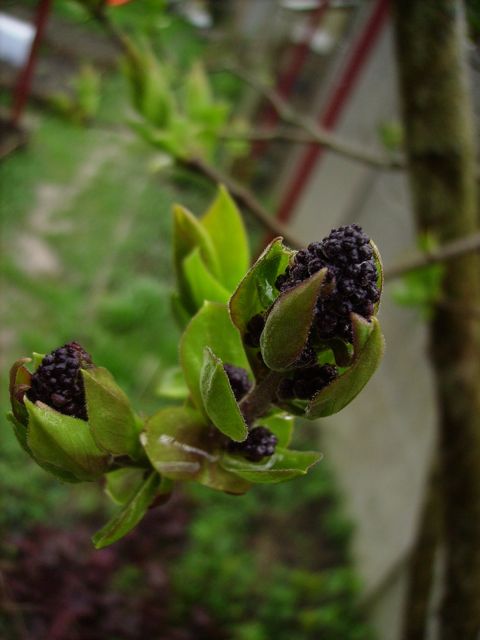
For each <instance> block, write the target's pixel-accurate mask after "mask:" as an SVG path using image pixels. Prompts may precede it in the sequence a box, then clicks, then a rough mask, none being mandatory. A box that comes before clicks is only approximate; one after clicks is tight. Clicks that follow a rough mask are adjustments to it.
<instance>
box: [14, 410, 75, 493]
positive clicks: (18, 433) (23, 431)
mask: <svg viewBox="0 0 480 640" xmlns="http://www.w3.org/2000/svg"><path fill="white" fill-rule="evenodd" d="M27 415H28V414H27ZM7 420H9V421H10V422H11V423H12V424H13V432H14V434H15V437H16V438H17V440H18V443H19V444H20V446H21V447H22V449H23V450H24V451H25V452H26V453H28V455H29V456H30V457H31V458H32V460H34V461H35V462H36V463H37V464H38V466H39V467H41V468H42V469H44V470H45V471H47V472H48V473H51V474H52V475H53V476H55V477H56V478H57V479H58V480H62V482H71V483H75V482H80V481H79V480H78V478H76V477H75V476H74V475H73V474H72V473H70V472H68V471H65V470H63V469H60V467H57V466H55V465H53V464H49V463H48V462H43V461H42V460H40V459H38V458H36V457H35V456H34V455H33V453H32V451H31V449H30V447H29V446H28V442H27V435H28V429H27V427H26V426H25V425H23V424H22V423H20V422H19V421H18V420H17V419H16V418H15V416H14V415H13V413H7Z"/></svg>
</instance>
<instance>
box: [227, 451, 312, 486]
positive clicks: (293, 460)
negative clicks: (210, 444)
mask: <svg viewBox="0 0 480 640" xmlns="http://www.w3.org/2000/svg"><path fill="white" fill-rule="evenodd" d="M321 458H322V454H321V453H316V452H314V451H290V450H288V449H281V448H277V451H276V452H275V453H274V455H273V456H271V457H270V458H268V459H267V460H266V461H265V462H249V461H248V460H245V458H241V457H240V456H232V455H228V454H227V455H224V456H223V458H222V462H221V464H222V467H223V468H224V469H226V470H227V471H230V472H231V473H235V474H236V475H238V476H240V477H241V478H243V479H244V480H247V481H248V482H252V483H262V484H273V483H277V482H285V481H286V480H291V479H292V478H296V477H297V476H302V475H305V474H306V473H307V471H308V470H309V469H310V467H311V466H313V465H314V464H316V463H317V462H318V461H319V460H321Z"/></svg>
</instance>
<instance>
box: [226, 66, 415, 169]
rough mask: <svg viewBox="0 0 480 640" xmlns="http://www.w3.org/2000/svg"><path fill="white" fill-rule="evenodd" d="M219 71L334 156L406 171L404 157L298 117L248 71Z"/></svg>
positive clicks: (308, 118) (298, 114) (307, 118)
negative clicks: (243, 85) (352, 140)
mask: <svg viewBox="0 0 480 640" xmlns="http://www.w3.org/2000/svg"><path fill="white" fill-rule="evenodd" d="M218 71H224V72H227V73H231V74H232V75H235V76H237V77H238V78H240V79H241V80H243V81H244V82H245V83H247V84H249V85H250V86H251V87H253V88H254V89H255V90H256V91H258V92H259V93H260V94H261V95H262V96H263V97H264V98H266V99H267V100H268V101H269V102H270V104H271V105H272V107H273V108H274V109H275V111H276V112H277V113H278V115H279V116H280V118H281V119H282V120H283V122H286V123H287V124H291V125H293V126H295V127H298V128H299V129H302V130H303V131H305V132H306V133H307V134H308V136H309V137H310V139H309V140H308V142H310V143H313V144H319V145H321V146H322V147H325V148H326V149H329V150H330V151H333V152H334V153H338V154H339V155H342V156H344V157H346V158H349V159H350V160H355V161H357V162H361V163H363V164H365V165H367V166H370V167H375V168H377V169H388V170H394V169H404V168H405V161H404V159H403V158H402V157H391V156H387V155H379V154H378V153H376V152H375V151H369V150H366V149H365V148H364V147H363V146H361V145H360V144H352V143H350V142H347V141H346V140H343V139H342V138H340V137H339V136H338V135H337V134H332V133H330V131H328V130H327V129H325V128H323V127H321V126H319V125H318V124H317V123H316V122H315V120H313V119H312V118H310V117H309V116H304V115H302V114H301V113H298V112H297V111H296V110H295V109H294V108H293V107H291V106H290V104H289V103H288V102H287V101H286V100H285V99H284V98H282V96H281V95H280V94H279V93H277V92H276V91H275V90H274V89H272V88H271V87H269V86H267V85H266V84H265V83H263V82H262V81H260V80H258V78H255V77H254V76H252V75H250V74H249V73H248V72H246V71H245V70H244V69H238V68H237V67H225V68H223V69H221V70H218Z"/></svg>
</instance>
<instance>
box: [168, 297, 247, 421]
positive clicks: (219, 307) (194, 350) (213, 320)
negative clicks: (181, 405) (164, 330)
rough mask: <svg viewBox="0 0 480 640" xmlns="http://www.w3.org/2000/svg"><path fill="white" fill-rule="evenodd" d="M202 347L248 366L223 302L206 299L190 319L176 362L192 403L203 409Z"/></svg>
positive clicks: (238, 364) (227, 359) (226, 361)
mask: <svg viewBox="0 0 480 640" xmlns="http://www.w3.org/2000/svg"><path fill="white" fill-rule="evenodd" d="M205 347H211V349H212V350H213V351H214V352H215V353H216V354H217V355H218V357H219V358H221V359H222V361H223V362H225V363H228V364H235V365H237V366H238V367H243V368H244V369H247V370H248V369H249V366H248V362H247V358H246V356H245V352H244V350H243V346H242V341H241V340H240V336H239V335H238V331H237V330H236V329H235V327H234V326H233V324H232V321H231V320H230V316H229V314H228V309H227V306H226V305H225V304H219V303H215V302H206V303H205V304H204V305H203V307H202V308H201V309H200V311H199V312H198V313H197V314H196V315H195V316H194V317H193V318H192V320H191V321H190V323H189V325H188V327H187V328H186V330H185V332H184V334H183V336H182V339H181V342H180V363H181V365H182V368H183V373H184V375H185V381H186V383H187V386H188V388H189V389H190V393H191V394H192V398H193V402H194V404H195V406H196V407H197V408H198V409H200V410H201V411H204V408H203V402H202V394H201V392H200V372H201V369H202V365H203V352H204V349H205Z"/></svg>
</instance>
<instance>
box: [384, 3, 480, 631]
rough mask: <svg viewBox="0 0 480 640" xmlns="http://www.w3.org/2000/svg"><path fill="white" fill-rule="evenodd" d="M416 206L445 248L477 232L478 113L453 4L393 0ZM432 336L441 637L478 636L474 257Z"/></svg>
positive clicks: (478, 342)
mask: <svg viewBox="0 0 480 640" xmlns="http://www.w3.org/2000/svg"><path fill="white" fill-rule="evenodd" d="M393 6H394V14H395V25H394V26H395V36H396V45H397V60H398V67H399V75H400V78H399V79H400V94H401V99H402V106H403V116H404V123H405V135H406V151H407V156H408V162H409V175H410V182H411V189H412V198H413V206H414V211H415V216H416V221H417V226H418V229H419V231H420V232H426V231H428V232H430V233H432V234H434V235H435V237H436V238H437V239H438V240H439V242H440V243H445V242H448V241H450V240H453V239H455V238H459V237H463V236H467V235H469V234H471V233H474V232H475V231H476V230H477V229H478V228H479V217H478V215H477V208H476V182H475V149H474V144H473V141H474V133H473V117H472V111H471V106H470V99H469V94H468V88H467V77H466V69H465V65H464V61H463V60H462V58H463V53H464V51H463V48H464V45H465V40H464V34H463V32H462V29H463V26H464V24H463V22H464V21H463V7H462V4H461V2H459V1H455V0H393ZM443 296H444V298H445V299H447V300H448V302H449V305H443V306H440V305H439V306H438V307H437V308H436V309H435V311H434V316H433V319H432V322H431V332H430V352H431V357H432V361H433V367H434V374H435V382H436V392H437V399H438V404H439V416H440V417H439V439H438V441H439V452H438V454H439V455H438V457H439V463H440V493H441V499H442V502H443V511H442V512H443V531H444V543H445V552H446V579H445V585H444V596H443V601H442V605H441V612H440V616H441V620H440V628H441V638H442V640H476V638H477V634H478V633H479V631H480V324H479V323H478V319H476V318H475V317H474V316H473V314H469V313H468V312H467V311H466V310H467V309H470V308H472V307H478V306H480V265H479V261H478V257H477V256H476V255H475V254H470V255H466V256H463V257H459V258H457V259H456V260H454V261H451V262H449V263H448V264H447V265H446V266H445V275H444V279H443Z"/></svg>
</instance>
